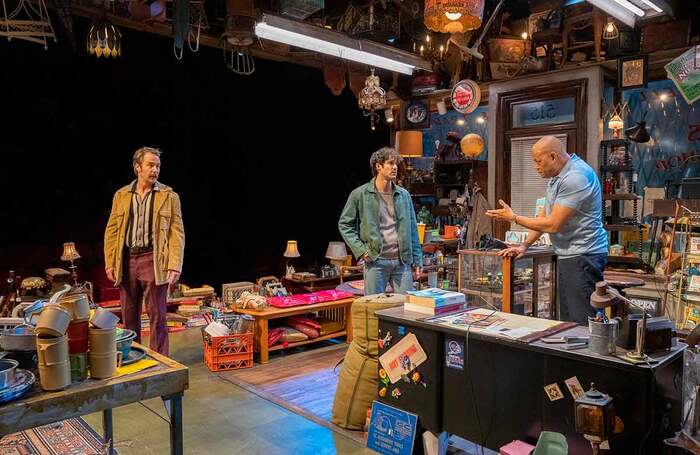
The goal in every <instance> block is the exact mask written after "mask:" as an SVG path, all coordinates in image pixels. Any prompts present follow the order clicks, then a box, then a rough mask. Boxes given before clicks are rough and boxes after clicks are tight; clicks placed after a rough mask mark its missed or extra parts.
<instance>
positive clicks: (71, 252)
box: [61, 242, 80, 286]
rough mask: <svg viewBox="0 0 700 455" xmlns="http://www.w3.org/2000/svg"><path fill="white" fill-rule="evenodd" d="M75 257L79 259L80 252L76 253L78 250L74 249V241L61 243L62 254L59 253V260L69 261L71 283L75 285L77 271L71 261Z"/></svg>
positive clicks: (76, 282) (76, 283)
mask: <svg viewBox="0 0 700 455" xmlns="http://www.w3.org/2000/svg"><path fill="white" fill-rule="evenodd" d="M76 259H80V254H78V250H76V249H75V243H74V242H66V243H64V244H63V254H62V255H61V260H62V261H68V262H70V267H69V268H70V276H71V278H73V285H75V286H77V285H78V272H77V268H78V266H76V265H75V264H74V263H73V261H75V260H76Z"/></svg>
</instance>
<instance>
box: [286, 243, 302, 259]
mask: <svg viewBox="0 0 700 455" xmlns="http://www.w3.org/2000/svg"><path fill="white" fill-rule="evenodd" d="M283 256H284V257H286V258H298V257H299V256H301V255H300V254H299V247H298V246H297V241H296V240H289V241H288V242H287V249H286V250H285V251H284V254H283Z"/></svg>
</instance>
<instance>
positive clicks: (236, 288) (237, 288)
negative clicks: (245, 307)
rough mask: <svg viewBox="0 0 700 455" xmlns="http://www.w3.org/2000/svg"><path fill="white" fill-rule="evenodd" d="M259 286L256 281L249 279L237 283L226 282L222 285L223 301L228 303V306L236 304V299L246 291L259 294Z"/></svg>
mask: <svg viewBox="0 0 700 455" xmlns="http://www.w3.org/2000/svg"><path fill="white" fill-rule="evenodd" d="M259 289H260V288H259V287H258V285H257V284H255V283H251V282H249V281H239V282H237V283H226V284H224V285H223V286H221V301H222V302H224V303H225V304H226V306H234V305H235V304H236V300H238V298H239V297H240V296H241V294H243V293H244V292H245V291H248V292H252V293H253V294H257V293H258V292H259Z"/></svg>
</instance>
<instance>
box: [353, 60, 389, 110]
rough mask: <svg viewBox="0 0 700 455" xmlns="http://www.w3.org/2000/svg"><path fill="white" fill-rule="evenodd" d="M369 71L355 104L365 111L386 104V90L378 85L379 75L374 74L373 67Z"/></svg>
mask: <svg viewBox="0 0 700 455" xmlns="http://www.w3.org/2000/svg"><path fill="white" fill-rule="evenodd" d="M371 71H372V74H370V75H369V76H367V79H366V80H365V87H364V88H363V89H362V90H361V91H360V95H359V96H358V99H357V104H358V105H359V106H360V108H361V109H364V110H365V111H374V110H375V109H378V108H380V107H383V106H384V105H386V92H385V91H384V89H383V88H382V87H381V86H380V85H379V76H375V75H374V68H372V70H371Z"/></svg>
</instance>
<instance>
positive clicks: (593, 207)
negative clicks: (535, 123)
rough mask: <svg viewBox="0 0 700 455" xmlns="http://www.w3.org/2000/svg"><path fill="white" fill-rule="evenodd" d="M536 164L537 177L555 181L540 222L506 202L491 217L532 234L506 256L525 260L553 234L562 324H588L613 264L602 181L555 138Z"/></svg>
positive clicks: (536, 148)
mask: <svg viewBox="0 0 700 455" xmlns="http://www.w3.org/2000/svg"><path fill="white" fill-rule="evenodd" d="M532 160H533V162H534V163H535V169H536V170H537V173H538V174H540V176H542V177H544V178H549V182H548V183H547V194H546V197H545V210H544V213H541V214H539V215H540V216H538V217H535V218H531V217H526V216H522V215H519V214H516V213H514V212H513V210H511V208H510V207H509V206H508V205H507V204H506V203H505V202H503V201H498V202H499V204H500V205H501V208H500V209H497V210H489V211H488V212H486V213H487V215H489V216H491V217H493V218H496V219H498V220H503V221H508V222H511V223H516V224H519V225H520V226H523V227H526V228H527V229H528V236H527V239H526V240H525V243H523V244H521V245H517V246H512V247H509V248H506V249H504V250H502V251H501V252H500V254H501V255H503V256H506V255H507V256H515V257H516V258H517V257H521V256H523V254H525V251H527V249H528V247H529V246H530V245H532V244H533V243H534V242H535V241H537V239H538V238H540V236H541V235H542V234H543V233H545V232H547V233H549V235H550V238H551V240H552V246H553V247H554V252H555V253H556V254H557V297H558V299H557V300H558V303H559V316H560V319H562V320H564V321H574V322H577V323H579V324H581V325H588V317H589V316H593V315H594V314H595V310H594V309H593V307H592V306H591V305H590V297H591V294H592V293H593V291H594V290H595V283H596V282H597V281H601V280H602V279H603V269H604V268H605V264H606V263H607V261H608V235H607V233H606V232H605V229H604V228H603V221H602V220H603V217H602V196H601V189H600V182H599V181H598V176H597V175H596V173H595V171H594V170H593V169H592V168H591V167H590V166H589V165H588V164H587V163H586V162H585V161H584V160H582V159H581V158H579V157H578V156H576V155H575V154H574V155H569V154H568V153H567V152H566V150H564V145H563V144H562V142H561V141H560V140H559V139H557V138H556V137H554V136H545V137H543V138H542V139H540V140H539V141H537V142H536V143H535V145H533V146H532Z"/></svg>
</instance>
